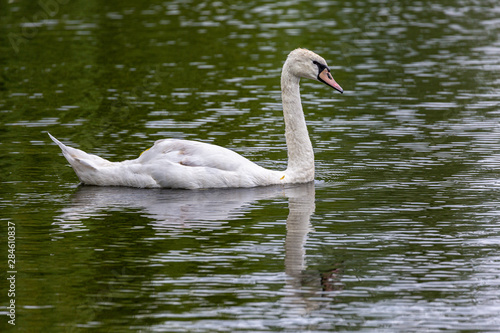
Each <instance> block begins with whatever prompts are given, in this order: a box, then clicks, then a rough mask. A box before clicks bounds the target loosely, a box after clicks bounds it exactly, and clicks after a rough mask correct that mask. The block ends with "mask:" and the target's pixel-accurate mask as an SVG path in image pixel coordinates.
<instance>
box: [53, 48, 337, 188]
mask: <svg viewBox="0 0 500 333" xmlns="http://www.w3.org/2000/svg"><path fill="white" fill-rule="evenodd" d="M301 77H303V78H309V79H313V80H317V81H320V82H323V83H325V84H327V85H329V86H330V87H332V88H334V89H336V90H338V91H339V92H341V93H342V92H343V90H342V88H341V87H340V86H339V85H338V84H337V83H336V82H335V80H334V79H333V77H332V76H331V74H330V69H329V68H328V66H327V64H326V61H325V60H324V59H323V58H322V57H320V56H319V55H317V54H316V53H314V52H312V51H309V50H306V49H296V50H294V51H292V52H290V54H289V55H288V58H287V59H286V61H285V64H284V65H283V71H282V74H281V93H282V100H283V114H284V120H285V137H286V144H287V148H288V167H287V169H286V170H284V171H274V170H268V169H265V168H263V167H261V166H258V165H257V164H255V163H253V162H251V161H249V160H248V159H246V158H244V157H243V156H241V155H239V154H237V153H235V152H234V151H231V150H229V149H226V148H223V147H219V146H215V145H212V144H207V143H202V142H195V141H188V140H176V139H165V140H158V141H156V142H155V144H154V145H153V147H151V148H150V149H148V150H147V151H145V152H144V153H142V154H141V155H140V156H139V157H138V158H136V159H134V160H126V161H123V162H110V161H108V160H105V159H103V158H101V157H99V156H96V155H91V154H87V153H85V152H83V151H81V150H79V149H75V148H71V147H67V146H65V145H64V144H63V143H61V142H60V141H59V140H57V139H56V138H54V137H53V136H52V135H50V133H49V136H50V138H51V139H52V140H53V141H54V142H55V143H56V144H57V145H58V146H59V147H60V148H61V150H62V153H63V155H64V157H66V159H67V160H68V162H69V164H71V166H72V167H73V170H75V172H76V174H77V176H78V178H79V179H80V181H81V182H82V183H83V184H88V185H100V186H130V187H144V188H158V187H167V188H186V189H199V188H223V187H254V186H266V185H275V184H287V183H306V182H310V181H312V180H314V152H313V148H312V144H311V140H310V139H309V134H308V132H307V126H306V121H305V119H304V112H303V111H302V104H301V101H300V90H299V81H300V78H301Z"/></svg>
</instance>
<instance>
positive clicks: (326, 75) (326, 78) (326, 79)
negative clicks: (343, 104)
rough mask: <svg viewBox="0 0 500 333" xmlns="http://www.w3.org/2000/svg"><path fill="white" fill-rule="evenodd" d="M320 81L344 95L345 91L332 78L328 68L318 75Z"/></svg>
mask: <svg viewBox="0 0 500 333" xmlns="http://www.w3.org/2000/svg"><path fill="white" fill-rule="evenodd" d="M318 80H320V81H321V82H323V83H324V84H326V85H329V86H330V87H332V88H333V89H335V90H337V91H339V92H340V93H341V94H342V93H344V89H342V87H341V86H339V84H338V83H337V82H335V80H334V79H333V77H332V74H331V73H330V70H328V68H325V69H323V71H322V72H321V73H319V75H318Z"/></svg>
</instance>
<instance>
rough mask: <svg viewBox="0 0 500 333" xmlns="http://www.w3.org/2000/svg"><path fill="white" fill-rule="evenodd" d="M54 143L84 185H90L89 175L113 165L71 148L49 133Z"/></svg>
mask: <svg viewBox="0 0 500 333" xmlns="http://www.w3.org/2000/svg"><path fill="white" fill-rule="evenodd" d="M47 134H48V135H49V136H50V138H51V139H52V141H54V142H55V143H56V144H57V145H58V146H59V148H61V150H62V153H63V155H64V157H66V159H67V160H68V162H69V164H71V167H72V168H73V170H75V173H76V175H77V176H78V178H79V179H80V181H81V182H82V183H89V182H88V181H87V180H88V178H89V175H92V174H95V173H96V172H97V171H98V170H99V169H100V168H102V167H106V166H111V165H112V164H113V163H112V162H110V161H108V160H105V159H104V158H101V157H99V156H96V155H92V154H87V153H86V152H84V151H83V150H80V149H76V148H71V147H68V146H66V145H64V144H63V143H62V142H61V141H59V140H57V139H56V138H54V137H53V136H52V135H50V133H48V132H47Z"/></svg>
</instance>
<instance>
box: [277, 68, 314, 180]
mask: <svg viewBox="0 0 500 333" xmlns="http://www.w3.org/2000/svg"><path fill="white" fill-rule="evenodd" d="M299 81H300V78H299V77H298V76H296V75H294V74H292V73H290V71H289V70H288V66H287V63H285V65H284V67H283V73H282V74H281V94H282V99H283V115H284V118H285V138H286V145H287V148H288V168H287V174H289V175H290V176H291V177H293V178H295V179H294V181H297V182H308V181H312V180H313V179H314V152H313V147H312V144H311V140H310V139H309V133H308V131H307V126H306V120H305V118H304V111H303V110H302V103H301V101H300V87H299Z"/></svg>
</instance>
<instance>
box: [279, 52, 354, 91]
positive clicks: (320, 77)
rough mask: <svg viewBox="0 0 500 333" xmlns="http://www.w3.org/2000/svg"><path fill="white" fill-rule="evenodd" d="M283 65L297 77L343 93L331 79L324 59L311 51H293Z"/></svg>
mask: <svg viewBox="0 0 500 333" xmlns="http://www.w3.org/2000/svg"><path fill="white" fill-rule="evenodd" d="M285 64H286V65H288V68H289V71H290V72H291V73H292V74H294V75H296V76H298V77H303V78H308V79H313V80H316V81H319V82H323V83H324V84H326V85H327V86H330V87H332V88H333V89H335V90H337V91H339V92H340V93H343V92H344V89H342V87H341V86H340V85H339V84H338V83H337V82H335V80H334V79H333V77H332V74H331V72H330V68H329V67H328V65H327V64H326V61H325V59H323V58H322V57H320V56H319V55H317V54H316V53H314V52H312V51H309V50H306V49H296V50H293V51H292V52H290V54H289V55H288V58H287V60H286V63H285Z"/></svg>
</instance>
